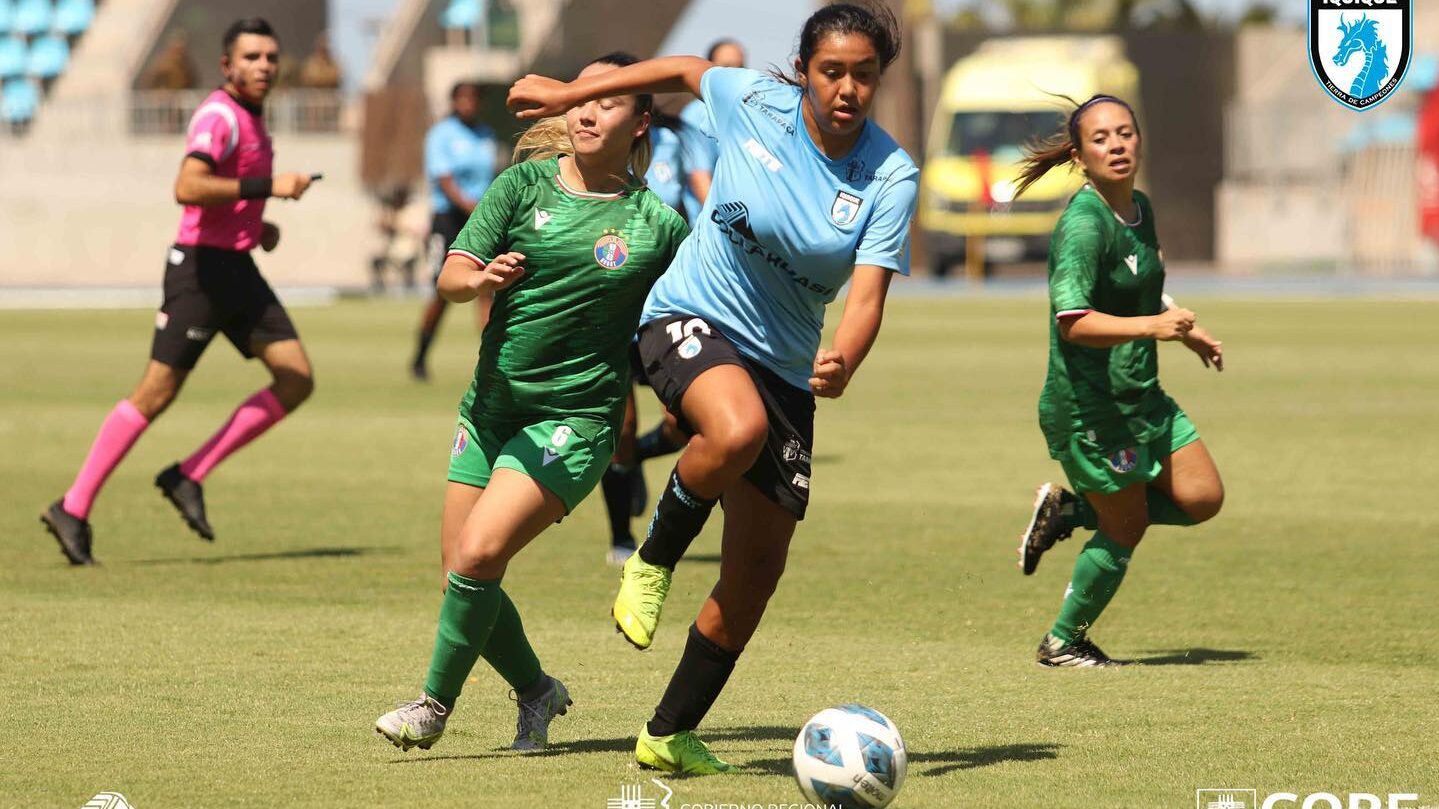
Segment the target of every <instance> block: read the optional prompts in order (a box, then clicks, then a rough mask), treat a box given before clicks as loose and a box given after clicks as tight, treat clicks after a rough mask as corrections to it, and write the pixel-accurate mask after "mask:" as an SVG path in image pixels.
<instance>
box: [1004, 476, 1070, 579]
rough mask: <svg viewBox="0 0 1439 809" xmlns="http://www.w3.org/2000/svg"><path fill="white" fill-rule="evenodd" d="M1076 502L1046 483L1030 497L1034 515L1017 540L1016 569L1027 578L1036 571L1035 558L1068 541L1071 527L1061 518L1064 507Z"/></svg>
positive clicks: (1064, 518) (1062, 491)
mask: <svg viewBox="0 0 1439 809" xmlns="http://www.w3.org/2000/svg"><path fill="white" fill-rule="evenodd" d="M1077 500H1079V497H1078V496H1077V495H1075V494H1072V493H1071V492H1070V491H1069V490H1068V489H1065V488H1064V487H1063V486H1056V485H1054V484H1053V483H1046V484H1044V485H1043V486H1040V487H1039V491H1037V492H1035V495H1034V513H1033V514H1032V515H1031V516H1030V518H1029V526H1028V527H1027V528H1025V529H1024V534H1022V535H1021V536H1020V538H1019V569H1020V570H1023V571H1024V575H1026V576H1029V575H1032V574H1033V573H1034V571H1035V570H1036V569H1037V568H1038V567H1039V557H1041V556H1043V555H1044V552H1045V551H1047V550H1049V549H1050V548H1052V547H1054V543H1056V542H1059V541H1060V540H1064V539H1069V535H1070V534H1073V533H1074V525H1073V524H1072V523H1071V522H1070V520H1069V518H1068V517H1067V516H1066V515H1065V513H1064V512H1065V511H1066V510H1069V509H1067V508H1066V507H1067V506H1069V505H1070V504H1071V503H1074V502H1075V501H1077Z"/></svg>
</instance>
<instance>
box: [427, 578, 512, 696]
mask: <svg viewBox="0 0 1439 809" xmlns="http://www.w3.org/2000/svg"><path fill="white" fill-rule="evenodd" d="M503 596H504V593H503V592H501V590H500V582H499V581H498V580H495V581H479V580H477V579H471V578H468V577H466V576H461V575H460V574H458V573H454V572H451V573H450V575H449V586H447V587H446V588H445V602H444V604H443V605H442V606H441V607H440V626H439V629H438V630H437V631H436V633H435V652H434V654H433V655H432V656H431V657H430V673H429V676H427V677H426V678H425V693H426V694H428V695H429V696H430V698H431V699H433V700H435V701H436V702H439V703H440V704H442V705H444V706H445V707H446V708H453V707H454V705H455V700H457V699H459V698H460V690H461V689H463V688H464V687H465V678H466V677H469V676H470V669H473V668H474V667H475V661H476V660H478V659H479V657H480V650H481V649H483V648H484V647H485V643H486V642H487V641H488V640H489V638H490V630H491V629H493V628H494V626H495V617H496V616H497V615H498V614H499V611H500V601H501V599H502V598H503Z"/></svg>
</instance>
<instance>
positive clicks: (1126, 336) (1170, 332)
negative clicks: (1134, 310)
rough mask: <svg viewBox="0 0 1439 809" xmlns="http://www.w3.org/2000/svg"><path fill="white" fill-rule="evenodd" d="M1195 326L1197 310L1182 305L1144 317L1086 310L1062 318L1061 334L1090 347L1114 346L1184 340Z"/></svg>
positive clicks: (1065, 338)
mask: <svg viewBox="0 0 1439 809" xmlns="http://www.w3.org/2000/svg"><path fill="white" fill-rule="evenodd" d="M1193 328H1194V313H1193V312H1191V311H1189V310H1188V309H1180V308H1178V307H1175V308H1173V309H1166V310H1164V311H1163V312H1160V313H1159V314H1157V315H1149V316H1144V317H1116V316H1114V315H1106V314H1105V313H1103V312H1083V313H1076V314H1073V315H1065V316H1063V317H1061V318H1060V319H1059V336H1060V337H1062V338H1064V340H1065V341H1066V342H1070V343H1074V344H1075V345H1081V346H1086V347H1088V348H1112V347H1114V346H1117V345H1121V344H1123V343H1129V342H1133V341H1135V340H1183V339H1184V336H1185V335H1186V334H1188V333H1189V331H1190V329H1193Z"/></svg>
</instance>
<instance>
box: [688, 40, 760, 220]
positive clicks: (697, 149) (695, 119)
mask: <svg viewBox="0 0 1439 809" xmlns="http://www.w3.org/2000/svg"><path fill="white" fill-rule="evenodd" d="M705 58H706V59H708V60H710V61H711V62H713V63H714V64H715V65H716V66H718V67H744V66H745V53H744V48H743V47H742V46H741V45H740V44H739V43H738V42H736V41H734V40H733V39H721V40H718V41H716V42H715V43H714V44H713V45H710V48H709V51H708V53H707V54H706V55H705ZM680 123H682V124H684V127H683V128H682V129H681V130H680V137H681V138H682V139H683V140H684V145H685V155H686V157H687V158H688V163H689V182H688V183H687V184H686V185H685V200H684V205H685V207H684V211H683V213H684V215H685V218H686V219H688V220H689V221H690V222H694V221H695V220H696V218H698V217H699V213H700V209H701V208H703V207H704V204H705V197H707V196H709V190H710V183H712V182H713V181H714V169H715V161H717V160H719V143H718V142H717V141H716V140H715V135H714V129H712V128H711V127H710V123H709V113H708V112H706V111H705V103H704V101H703V100H701V99H698V98H696V99H695V100H694V101H691V102H690V103H688V104H686V105H685V107H684V109H682V110H680Z"/></svg>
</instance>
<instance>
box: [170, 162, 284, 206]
mask: <svg viewBox="0 0 1439 809" xmlns="http://www.w3.org/2000/svg"><path fill="white" fill-rule="evenodd" d="M310 182H311V180H310V176H309V175H306V174H297V173H294V172H291V173H288V174H277V175H275V176H274V177H243V178H235V177H216V176H215V171H214V169H212V168H211V167H210V164H209V163H206V162H205V161H203V160H201V159H199V158H198V157H186V158H185V160H184V161H183V162H182V163H181V164H180V173H179V175H178V176H176V178H175V201H176V202H178V203H180V204H181V205H202V206H203V205H226V204H229V203H232V202H235V201H236V200H241V199H264V198H266V197H279V198H281V199H299V198H300V197H301V196H303V195H304V193H305V190H306V189H307V188H309V187H310Z"/></svg>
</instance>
